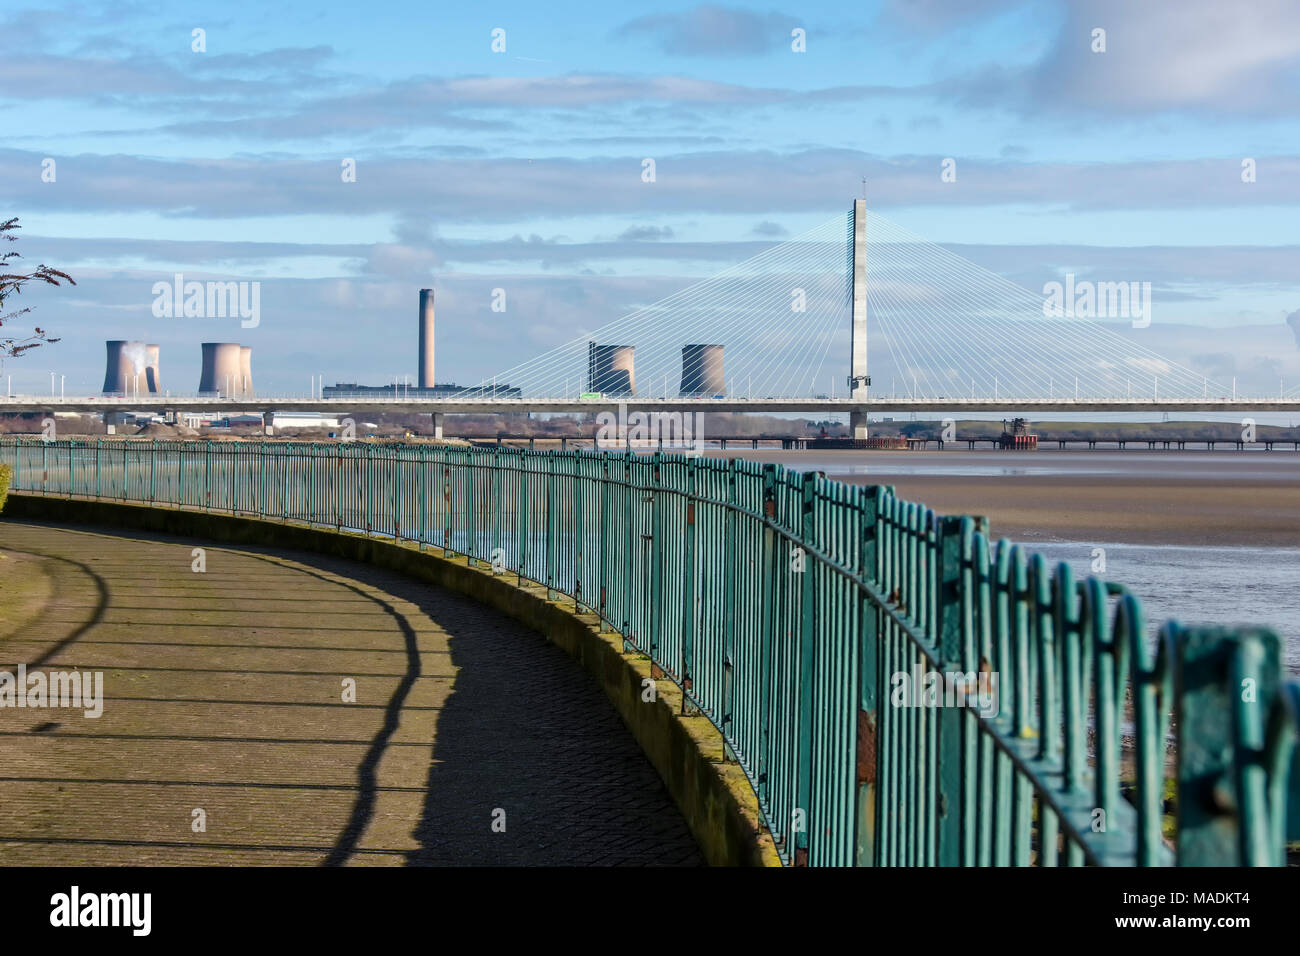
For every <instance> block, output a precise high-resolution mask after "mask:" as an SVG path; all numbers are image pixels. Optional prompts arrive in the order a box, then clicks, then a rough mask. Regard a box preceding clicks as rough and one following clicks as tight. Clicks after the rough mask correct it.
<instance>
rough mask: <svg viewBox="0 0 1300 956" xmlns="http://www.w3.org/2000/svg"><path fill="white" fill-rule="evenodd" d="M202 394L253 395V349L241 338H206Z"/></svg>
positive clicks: (200, 380)
mask: <svg viewBox="0 0 1300 956" xmlns="http://www.w3.org/2000/svg"><path fill="white" fill-rule="evenodd" d="M201 348H202V350H203V364H202V370H201V372H200V374H199V394H200V395H216V396H218V397H220V398H247V397H251V396H252V395H253V368H252V362H253V350H252V348H250V347H249V346H247V345H240V344H239V343H238V342H204V343H203V344H202V346H201Z"/></svg>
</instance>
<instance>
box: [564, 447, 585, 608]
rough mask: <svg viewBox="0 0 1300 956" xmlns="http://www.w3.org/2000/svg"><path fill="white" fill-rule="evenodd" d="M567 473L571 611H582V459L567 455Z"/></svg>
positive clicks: (583, 477) (583, 484) (583, 488)
mask: <svg viewBox="0 0 1300 956" xmlns="http://www.w3.org/2000/svg"><path fill="white" fill-rule="evenodd" d="M566 460H567V461H568V462H569V474H570V476H571V477H572V478H573V612H574V613H575V614H580V613H581V612H582V545H583V536H584V529H583V526H582V522H583V513H582V493H583V491H584V490H585V489H586V487H587V486H586V484H585V482H584V479H585V478H586V474H585V471H586V469H584V468H583V467H582V465H583V461H584V460H583V459H581V458H579V457H577V456H576V454H575V455H574V456H572V457H568V458H567V459H566Z"/></svg>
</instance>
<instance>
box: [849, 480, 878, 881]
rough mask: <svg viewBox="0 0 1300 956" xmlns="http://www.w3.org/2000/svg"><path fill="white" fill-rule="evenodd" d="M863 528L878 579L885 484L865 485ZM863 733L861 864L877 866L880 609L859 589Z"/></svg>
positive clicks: (862, 550)
mask: <svg viewBox="0 0 1300 956" xmlns="http://www.w3.org/2000/svg"><path fill="white" fill-rule="evenodd" d="M861 495H862V497H861V499H860V502H861V503H860V506H859V507H860V508H861V514H862V517H861V521H862V531H861V534H860V535H859V536H858V574H859V576H860V577H861V579H863V580H865V581H868V582H870V583H872V584H875V585H878V584H879V580H878V576H877V574H876V561H877V550H878V540H879V538H878V527H877V523H878V521H879V518H880V501H881V498H882V497H883V495H884V489H883V488H881V487H869V488H866V489H863V490H862V491H861ZM858 595H859V596H858V659H857V667H858V728H857V730H858V735H857V769H858V775H857V783H858V803H857V839H856V841H855V842H856V856H855V863H856V865H857V866H875V865H876V863H877V860H876V799H877V797H876V780H877V777H878V773H879V766H878V761H879V757H878V754H879V749H878V740H877V736H876V728H877V727H878V726H879V718H878V715H877V708H878V707H879V706H880V704H879V686H880V609H879V608H877V607H876V605H875V604H874V603H873V602H872V601H871V599H870V598H869V597H867V594H866V592H865V591H863V590H861V589H860V590H859V592H858Z"/></svg>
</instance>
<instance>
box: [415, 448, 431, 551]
mask: <svg viewBox="0 0 1300 956" xmlns="http://www.w3.org/2000/svg"><path fill="white" fill-rule="evenodd" d="M428 450H429V449H428V448H427V447H426V446H424V445H421V446H420V468H419V482H420V490H419V493H418V494H417V495H416V507H417V508H418V510H419V512H420V530H419V544H418V545H417V547H418V548H419V550H421V551H423V550H424V509H425V507H426V506H427V505H426V502H425V498H426V494H425V490H424V489H425V485H427V484H428V482H429V456H428Z"/></svg>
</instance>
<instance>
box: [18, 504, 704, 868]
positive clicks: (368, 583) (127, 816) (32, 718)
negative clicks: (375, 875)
mask: <svg viewBox="0 0 1300 956" xmlns="http://www.w3.org/2000/svg"><path fill="white" fill-rule="evenodd" d="M201 544H203V545H205V547H206V549H207V550H206V563H207V570H206V572H205V573H195V572H194V571H192V570H191V562H192V560H193V559H192V557H191V549H192V548H193V547H195V546H196V545H201ZM20 663H25V664H26V665H27V667H28V668H29V669H32V668H35V667H38V666H39V667H40V668H42V669H52V670H71V669H73V668H79V669H81V670H82V671H83V672H85V671H102V672H103V675H104V676H103V681H104V697H105V701H104V705H103V715H102V716H101V717H99V718H98V719H91V718H86V717H84V716H83V714H82V712H81V711H80V710H68V709H39V710H31V709H13V708H8V707H5V708H0V737H3V738H4V748H5V753H6V757H7V759H6V760H5V766H4V769H3V771H0V777H2V778H3V784H4V791H5V797H4V799H3V800H2V801H0V863H5V864H82V863H84V864H207V865H212V864H243V865H270V864H339V863H347V864H363V865H364V864H372V865H373V864H381V865H382V864H389V865H392V864H397V865H401V864H414V865H419V864H451V863H455V864H494V863H495V864H542V863H544V864H579V865H582V864H596V865H600V864H634V865H645V864H698V863H699V862H700V857H699V855H698V851H697V849H696V847H695V845H694V843H693V842H692V840H691V837H690V835H689V833H688V831H687V829H686V826H685V823H684V822H683V820H682V818H681V816H680V814H679V813H678V812H677V810H676V808H675V807H674V805H673V803H672V800H671V798H670V797H669V796H668V794H667V792H666V790H665V789H664V787H663V785H662V783H661V782H660V780H659V778H658V777H657V776H656V774H655V772H654V770H653V769H652V768H651V767H650V765H649V763H648V762H647V761H646V759H645V757H644V756H643V754H642V753H641V751H640V750H639V749H638V747H637V745H636V744H635V743H634V742H633V740H632V738H631V737H630V735H629V734H628V733H627V731H626V729H625V728H624V726H623V724H622V723H621V721H620V720H619V718H618V716H617V714H616V713H615V712H614V710H613V708H612V706H611V705H610V704H609V703H608V701H607V700H606V699H605V697H604V696H603V694H602V693H601V691H600V690H599V688H598V687H597V686H596V685H595V684H594V683H592V682H591V681H590V680H589V679H588V678H587V676H586V675H585V674H584V673H583V672H582V671H581V670H580V669H579V667H578V666H577V665H576V664H575V663H574V662H573V661H572V660H570V659H569V658H568V657H567V656H566V655H565V654H564V653H563V652H562V651H560V650H558V649H557V648H555V647H553V646H551V645H549V644H547V643H546V642H545V641H544V640H543V639H542V638H541V637H540V636H539V635H537V634H535V633H533V632H531V631H528V630H526V629H524V628H522V627H521V626H519V625H518V624H516V623H514V622H513V621H511V620H509V619H507V618H505V617H502V616H500V615H498V614H496V613H495V612H492V611H489V610H487V609H485V608H482V607H480V606H478V605H475V604H473V603H471V602H469V601H467V600H465V599H463V598H461V597H459V596H456V595H453V594H450V593H448V592H444V591H440V590H437V589H434V588H430V587H427V586H424V585H419V584H416V583H415V582H413V581H410V580H408V579H405V578H402V577H400V576H398V575H394V574H390V573H388V572H384V571H380V570H378V569H374V568H370V567H367V566H364V565H357V564H352V563H349V562H345V561H340V560H332V559H328V558H322V557H319V556H315V555H302V554H277V553H272V552H269V551H266V550H261V549H254V548H230V547H227V546H218V545H206V544H205V543H204V542H196V541H190V540H188V539H177V538H165V537H160V536H153V535H143V534H129V533H121V534H118V533H114V534H107V533H103V532H100V531H96V530H92V529H81V528H70V527H62V526H48V525H41V524H36V523H25V522H16V521H5V522H3V524H0V669H5V670H9V671H10V672H17V668H18V665H19V664H20ZM346 677H353V678H355V679H356V682H357V702H356V703H344V702H343V701H342V699H341V695H342V680H343V679H344V678H346ZM195 808H202V809H203V810H204V811H205V812H206V832H199V833H196V832H193V830H192V826H191V821H192V811H193V810H194V809H195ZM497 808H502V809H504V810H505V811H506V817H505V820H506V832H504V833H500V832H493V829H492V821H493V812H494V810H495V809H497Z"/></svg>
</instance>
